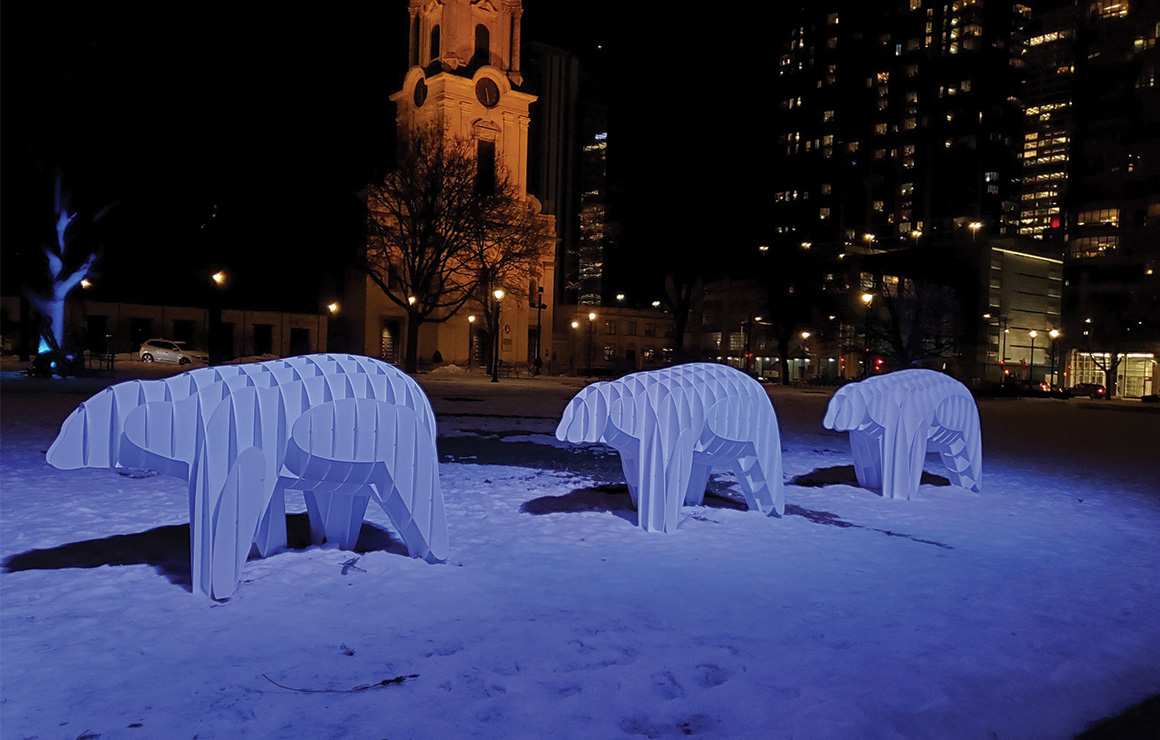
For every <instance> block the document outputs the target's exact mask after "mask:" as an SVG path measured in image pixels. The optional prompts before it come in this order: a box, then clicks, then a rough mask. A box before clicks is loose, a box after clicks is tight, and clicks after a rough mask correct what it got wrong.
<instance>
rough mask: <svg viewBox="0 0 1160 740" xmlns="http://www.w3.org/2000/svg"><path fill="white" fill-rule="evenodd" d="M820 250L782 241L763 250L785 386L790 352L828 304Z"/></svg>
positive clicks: (770, 314)
mask: <svg viewBox="0 0 1160 740" xmlns="http://www.w3.org/2000/svg"><path fill="white" fill-rule="evenodd" d="M815 255H816V253H813V252H808V251H805V250H804V249H802V248H800V247H799V246H797V245H787V244H782V245H778V246H775V247H774V248H772V249H771V250H769V251H766V252H764V253H763V255H762V257H761V263H762V264H761V266H760V268H759V271H758V274H759V275H760V276H761V278H760V279H761V283H762V285H763V286H764V287H765V290H766V301H767V309H768V310H767V312H766V314H767V321H766V322H765V323H767V324H768V325H769V333H770V334H771V335H772V336H773V338H774V341H776V342H777V357H778V362H779V367H780V370H781V382H782V385H788V384H789V382H790V377H789V360H790V353H791V350H792V348H793V345H794V343H796V342H798V341H799V339H800V331H801V330H802V329H803V328H805V327H806V326H808V325H809V324H810V322H811V321H812V320H813V319H814V318H815V313H816V312H817V311H818V310H819V309H820V308H821V307H822V306H823V305H824V304H825V295H824V291H823V289H822V288H823V280H822V274H823V269H824V263H823V261H822V260H821V258H819V257H817V256H815Z"/></svg>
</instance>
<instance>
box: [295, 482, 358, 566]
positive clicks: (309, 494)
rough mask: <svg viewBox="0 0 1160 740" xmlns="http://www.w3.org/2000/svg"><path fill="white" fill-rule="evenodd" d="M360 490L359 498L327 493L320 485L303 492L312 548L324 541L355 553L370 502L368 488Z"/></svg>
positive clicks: (344, 494)
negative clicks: (361, 491) (313, 545)
mask: <svg viewBox="0 0 1160 740" xmlns="http://www.w3.org/2000/svg"><path fill="white" fill-rule="evenodd" d="M362 490H363V493H361V494H356V495H348V494H346V493H335V492H332V491H329V490H326V489H325V487H324V486H323V485H321V484H320V485H316V486H314V487H313V490H310V491H303V493H302V498H303V499H304V500H305V501H306V512H307V515H308V516H309V518H310V541H311V542H312V543H313V544H315V545H321V544H322V542H323V540H324V539H325V541H326V542H328V543H330V544H333V545H338V547H339V549H341V550H353V549H354V546H355V544H357V543H358V535H359V531H360V530H361V529H362V522H363V518H364V517H365V516H366V511H367V504H369V503H370V500H371V491H370V488H369V487H367V486H363V487H362Z"/></svg>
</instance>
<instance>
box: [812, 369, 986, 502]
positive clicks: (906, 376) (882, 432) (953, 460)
mask: <svg viewBox="0 0 1160 740" xmlns="http://www.w3.org/2000/svg"><path fill="white" fill-rule="evenodd" d="M822 423H823V425H824V426H825V427H826V428H827V429H833V430H835V431H839V432H849V433H850V451H851V453H852V454H853V456H854V472H855V473H856V474H857V476H858V483H859V485H861V486H862V487H864V488H871V489H879V488H880V489H881V490H882V495H883V496H885V497H888V498H905V499H910V498H914V496H915V494H916V493H917V492H918V483H919V480H920V479H921V478H922V464H923V460H924V459H925V457H926V453H927V452H928V451H929V452H938V453H940V454H941V455H942V461H943V464H944V465H946V468H947V473H948V477H949V478H950V481H951V483H953V484H954V485H956V486H962V487H963V488H968V489H970V490H972V491H978V490H979V487H980V484H981V480H982V475H983V436H982V432H981V431H980V429H979V410H978V407H977V406H976V405H975V399H974V398H973V397H972V396H971V393H970V391H968V390H967V388H966V386H964V385H963V384H962V383H960V382H959V381H957V380H955V379H954V378H951V377H948V376H946V375H944V374H942V373H940V372H935V371H934V370H899V371H897V372H893V373H888V374H886V375H877V376H874V377H871V378H867V379H866V380H863V381H862V382H860V383H850V384H849V385H844V386H842V387H841V388H839V389H838V392H837V393H835V394H834V397H833V398H831V399H830V404H829V406H828V407H827V408H826V418H825V420H824V421H823V422H822Z"/></svg>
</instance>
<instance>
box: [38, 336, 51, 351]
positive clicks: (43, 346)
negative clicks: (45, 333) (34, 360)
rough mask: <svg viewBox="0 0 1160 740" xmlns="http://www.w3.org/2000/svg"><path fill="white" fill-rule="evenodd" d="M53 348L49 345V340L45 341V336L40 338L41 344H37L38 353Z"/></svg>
mask: <svg viewBox="0 0 1160 740" xmlns="http://www.w3.org/2000/svg"><path fill="white" fill-rule="evenodd" d="M51 349H52V347H49V346H48V342H46V341H44V337H41V338H40V345H39V346H37V348H36V353H37V354H44V353H45V352H48V351H50V350H51Z"/></svg>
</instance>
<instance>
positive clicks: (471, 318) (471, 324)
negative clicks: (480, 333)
mask: <svg viewBox="0 0 1160 740" xmlns="http://www.w3.org/2000/svg"><path fill="white" fill-rule="evenodd" d="M474 330H475V314H470V315H468V317H467V366H468V367H471V347H472V344H471V335H472V334H473V333H474Z"/></svg>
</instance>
